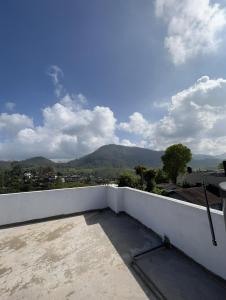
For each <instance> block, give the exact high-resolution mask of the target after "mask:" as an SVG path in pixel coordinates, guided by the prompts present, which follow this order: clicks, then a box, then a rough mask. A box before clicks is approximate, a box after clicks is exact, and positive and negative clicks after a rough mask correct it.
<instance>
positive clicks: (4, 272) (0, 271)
mask: <svg viewBox="0 0 226 300" xmlns="http://www.w3.org/2000/svg"><path fill="white" fill-rule="evenodd" d="M11 272H12V268H11V267H10V268H0V277H1V276H3V275H7V274H9V273H11Z"/></svg>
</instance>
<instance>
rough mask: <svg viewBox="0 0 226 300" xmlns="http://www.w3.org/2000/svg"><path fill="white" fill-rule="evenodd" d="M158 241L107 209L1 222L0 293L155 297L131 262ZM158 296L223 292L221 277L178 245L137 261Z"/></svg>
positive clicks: (34, 296)
mask: <svg viewBox="0 0 226 300" xmlns="http://www.w3.org/2000/svg"><path fill="white" fill-rule="evenodd" d="M160 244H161V240H160V238H159V237H158V236H157V235H156V234H155V233H153V232H152V231H151V230H149V229H147V228H146V227H144V226H143V225H141V224H140V223H139V222H137V221H136V220H134V219H133V218H131V217H129V216H128V215H126V214H120V215H118V216H117V215H116V214H114V213H113V212H112V211H111V210H103V211H96V212H89V213H85V214H82V215H78V216H73V217H67V218H62V219H56V220H51V221H45V222H40V223H34V224H29V225H24V226H18V227H11V228H7V229H1V230H0V299H1V300H6V299H10V300H14V299H29V300H30V299H32V300H36V299H42V300H45V299H51V300H52V299H53V300H55V299H56V300H58V299H60V300H62V299H76V300H80V299H98V300H99V299H120V300H121V299H156V297H155V296H154V294H153V293H152V292H151V290H150V289H149V288H148V287H147V285H146V284H145V283H144V281H143V280H142V279H141V277H140V276H139V275H138V273H137V272H135V269H134V268H133V267H131V261H132V257H133V256H134V255H136V254H138V253H140V252H141V251H145V250H147V249H150V248H153V247H155V246H157V245H160ZM136 264H137V265H138V266H139V268H141V269H142V271H143V272H144V273H145V274H146V275H147V276H148V278H149V279H151V281H152V282H154V284H155V286H157V287H158V288H159V289H160V290H161V293H162V294H163V295H164V297H163V299H165V298H167V299H173V300H177V299H178V300H185V299H186V300H189V299H192V300H194V299H198V300H202V299H203V300H204V299H205V300H207V299H208V300H211V299H226V283H225V281H223V280H220V279H219V278H217V277H216V276H214V275H212V274H211V273H209V272H207V271H206V270H204V269H203V268H202V267H200V266H199V265H197V264H196V263H194V262H193V261H192V260H191V259H189V258H188V257H186V256H185V255H184V254H182V253H181V252H179V251H178V250H176V249H171V250H167V249H160V250H157V251H153V252H151V253H149V254H147V255H144V256H143V257H142V258H139V259H138V260H137V261H136Z"/></svg>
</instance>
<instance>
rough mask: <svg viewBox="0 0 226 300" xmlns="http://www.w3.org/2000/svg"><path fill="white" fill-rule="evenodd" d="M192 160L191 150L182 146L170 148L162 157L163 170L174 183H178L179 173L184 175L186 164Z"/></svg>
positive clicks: (177, 145)
mask: <svg viewBox="0 0 226 300" xmlns="http://www.w3.org/2000/svg"><path fill="white" fill-rule="evenodd" d="M191 159H192V154H191V150H190V149H189V148H187V147H186V146H184V145H182V144H175V145H172V146H170V147H168V148H167V149H166V151H165V154H164V155H163V156H162V161H163V170H164V171H165V172H166V173H167V174H168V176H169V178H170V179H171V180H172V182H173V183H176V182H177V176H178V175H179V173H184V172H185V168H186V164H187V163H188V162H189V161H190V160H191Z"/></svg>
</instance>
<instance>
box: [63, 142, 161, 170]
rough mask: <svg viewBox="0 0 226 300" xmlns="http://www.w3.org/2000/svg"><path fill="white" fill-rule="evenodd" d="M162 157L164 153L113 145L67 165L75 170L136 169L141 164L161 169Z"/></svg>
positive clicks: (103, 147)
mask: <svg viewBox="0 0 226 300" xmlns="http://www.w3.org/2000/svg"><path fill="white" fill-rule="evenodd" d="M162 155H163V152H162V151H153V150H149V149H145V148H139V147H127V146H121V145H115V144H111V145H105V146H102V147H100V148H99V149H97V150H96V151H94V152H92V153H90V154H88V155H86V156H83V157H81V158H80V159H75V160H72V161H70V162H68V163H67V165H68V166H70V167H75V168H100V167H101V168H103V167H104V168H106V167H111V168H134V166H136V165H139V164H142V165H145V166H149V167H160V165H161V156H162Z"/></svg>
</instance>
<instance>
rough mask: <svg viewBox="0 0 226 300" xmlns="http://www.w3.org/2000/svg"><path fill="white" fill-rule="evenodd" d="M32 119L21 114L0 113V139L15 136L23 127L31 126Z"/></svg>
mask: <svg viewBox="0 0 226 300" xmlns="http://www.w3.org/2000/svg"><path fill="white" fill-rule="evenodd" d="M32 127H33V121H32V119H31V118H29V117H28V116H26V115H22V114H8V113H2V114H0V140H4V139H8V138H12V137H15V136H16V135H17V133H18V132H19V131H20V130H22V129H24V128H32Z"/></svg>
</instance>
